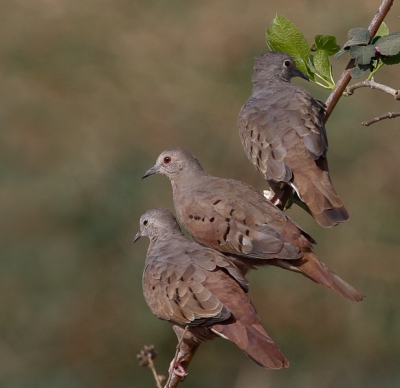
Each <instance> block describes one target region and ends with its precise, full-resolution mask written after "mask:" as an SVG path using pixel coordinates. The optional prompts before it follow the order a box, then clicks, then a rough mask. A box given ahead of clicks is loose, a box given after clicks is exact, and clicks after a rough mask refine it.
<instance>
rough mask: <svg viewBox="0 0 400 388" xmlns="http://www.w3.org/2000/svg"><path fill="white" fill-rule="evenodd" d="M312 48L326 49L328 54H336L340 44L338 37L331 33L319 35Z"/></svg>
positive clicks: (314, 49)
mask: <svg viewBox="0 0 400 388" xmlns="http://www.w3.org/2000/svg"><path fill="white" fill-rule="evenodd" d="M311 50H313V51H318V50H324V51H326V53H327V54H328V55H334V54H336V53H337V52H338V51H339V50H340V46H339V45H338V44H337V43H336V37H334V36H331V35H317V36H316V37H315V42H314V43H313V45H312V47H311Z"/></svg>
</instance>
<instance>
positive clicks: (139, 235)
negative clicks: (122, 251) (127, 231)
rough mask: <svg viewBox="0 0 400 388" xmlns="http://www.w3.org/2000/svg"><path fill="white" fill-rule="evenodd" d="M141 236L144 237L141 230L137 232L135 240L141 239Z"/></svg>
mask: <svg viewBox="0 0 400 388" xmlns="http://www.w3.org/2000/svg"><path fill="white" fill-rule="evenodd" d="M140 237H142V234H141V233H140V231H139V232H137V233H136V234H135V237H134V238H133V242H134V243H135V242H136V241H137V240H139V239H140Z"/></svg>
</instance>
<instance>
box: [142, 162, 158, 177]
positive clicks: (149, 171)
mask: <svg viewBox="0 0 400 388" xmlns="http://www.w3.org/2000/svg"><path fill="white" fill-rule="evenodd" d="M157 172H158V167H157V165H155V166H153V167H152V168H149V169H148V170H147V171H146V172H145V173H144V174H143V176H142V179H144V178H147V177H148V176H150V175H153V174H157Z"/></svg>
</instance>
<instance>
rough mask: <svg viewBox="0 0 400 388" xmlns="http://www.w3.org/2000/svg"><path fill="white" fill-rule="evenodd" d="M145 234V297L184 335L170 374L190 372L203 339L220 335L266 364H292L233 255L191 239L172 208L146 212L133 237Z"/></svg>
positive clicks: (262, 364)
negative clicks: (264, 322) (263, 318)
mask: <svg viewBox="0 0 400 388" xmlns="http://www.w3.org/2000/svg"><path fill="white" fill-rule="evenodd" d="M142 236H147V237H148V238H149V239H150V245H149V249H148V252H147V257H146V263H145V269H144V273H143V293H144V297H145V299H146V302H147V304H148V305H149V307H150V309H151V311H152V312H153V314H154V315H156V316H157V317H158V318H160V319H163V320H166V321H169V322H170V323H171V324H172V326H173V329H174V331H175V333H176V335H177V337H178V339H181V337H182V336H183V339H182V341H181V345H180V348H179V354H178V357H177V359H176V362H173V363H172V364H171V367H170V373H175V374H176V375H178V376H185V375H186V366H187V363H188V362H189V361H190V358H191V357H192V355H193V353H194V352H195V351H196V349H197V348H198V346H199V345H200V343H201V342H203V341H207V340H211V339H214V338H217V337H222V338H225V339H228V340H230V341H232V342H233V343H234V344H236V345H237V346H238V347H239V348H240V349H242V350H243V351H244V352H245V353H246V354H247V355H248V356H249V357H250V358H252V359H253V360H254V361H255V362H256V363H257V364H259V365H261V366H263V367H265V368H268V369H281V368H285V367H288V366H289V363H288V361H287V360H286V358H285V357H284V356H283V354H282V353H281V351H280V350H279V349H278V347H277V346H276V345H275V343H274V342H273V341H272V339H271V338H270V337H269V336H268V334H267V333H266V332H265V330H264V328H263V326H262V325H261V321H260V318H259V316H258V315H257V312H256V310H255V308H254V306H253V304H252V303H251V301H250V298H249V297H248V295H247V290H248V282H247V280H246V278H245V277H244V276H243V275H242V273H241V272H240V271H239V270H238V268H237V267H236V266H235V265H234V264H232V262H231V261H230V260H229V259H227V258H226V257H225V256H224V255H223V254H221V253H219V252H217V251H215V250H212V249H209V248H206V247H203V246H201V245H199V244H198V243H196V242H194V241H189V240H187V239H186V238H185V237H184V235H183V234H182V232H181V229H180V228H179V225H178V223H177V222H176V219H175V217H174V215H173V214H172V213H171V212H170V211H169V210H168V209H164V208H158V209H152V210H149V211H147V212H146V213H145V214H143V215H142V217H141V218H140V231H139V232H138V233H137V234H136V236H135V238H134V241H137V240H138V239H139V238H140V237H142ZM186 326H187V330H185V327H186Z"/></svg>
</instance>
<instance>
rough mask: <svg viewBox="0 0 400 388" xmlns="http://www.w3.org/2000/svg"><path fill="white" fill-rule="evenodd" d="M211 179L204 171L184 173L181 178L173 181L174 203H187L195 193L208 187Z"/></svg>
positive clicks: (197, 170) (178, 177) (177, 177)
mask: <svg viewBox="0 0 400 388" xmlns="http://www.w3.org/2000/svg"><path fill="white" fill-rule="evenodd" d="M209 177H210V175H208V174H207V173H206V172H205V171H204V170H203V169H201V170H200V169H196V170H188V171H182V172H181V174H179V176H176V177H174V178H173V179H171V185H172V192H173V197H174V201H175V202H176V201H179V202H180V201H181V200H184V201H186V200H187V199H188V198H189V197H191V195H192V193H193V192H196V191H197V190H199V189H200V190H201V189H204V188H205V187H207V180H208V178H209Z"/></svg>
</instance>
